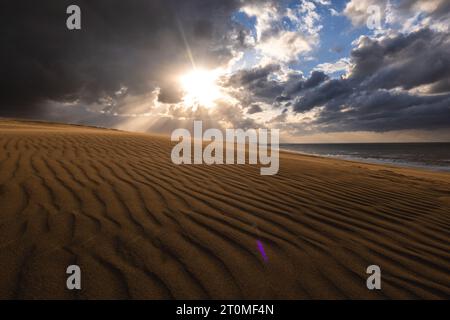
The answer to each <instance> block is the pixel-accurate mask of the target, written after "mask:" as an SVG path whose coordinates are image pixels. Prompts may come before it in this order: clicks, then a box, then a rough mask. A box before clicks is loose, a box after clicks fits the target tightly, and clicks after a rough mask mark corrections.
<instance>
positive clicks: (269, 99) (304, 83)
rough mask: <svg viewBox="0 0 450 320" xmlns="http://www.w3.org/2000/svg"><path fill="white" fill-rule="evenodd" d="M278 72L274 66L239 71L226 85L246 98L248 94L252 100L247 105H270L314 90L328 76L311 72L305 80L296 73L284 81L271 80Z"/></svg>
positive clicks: (239, 96) (277, 66) (238, 96)
mask: <svg viewBox="0 0 450 320" xmlns="http://www.w3.org/2000/svg"><path fill="white" fill-rule="evenodd" d="M280 70H281V68H280V66H279V65H276V64H269V65H266V66H263V67H256V68H253V69H244V70H240V71H238V72H236V73H235V74H234V75H233V76H231V77H230V79H229V81H228V83H227V85H228V86H230V87H234V88H240V89H241V90H242V91H241V92H242V93H243V96H245V97H246V98H247V97H248V94H249V93H250V94H251V96H252V99H250V100H249V101H247V103H251V102H252V101H257V102H265V103H269V104H272V103H281V102H288V101H290V100H291V99H292V96H293V95H296V94H298V93H299V92H302V91H303V90H305V89H311V88H314V87H316V86H317V85H319V84H320V83H322V82H324V81H325V80H327V79H328V76H327V75H325V74H324V73H323V72H321V71H313V72H312V73H311V76H310V77H309V78H307V79H305V78H304V77H303V76H302V75H301V74H298V73H290V74H289V75H288V76H287V80H285V81H278V80H274V79H272V78H273V75H274V73H276V72H278V71H280ZM236 97H237V98H238V99H240V100H241V101H243V100H244V99H243V98H242V96H241V95H239V94H238V95H236Z"/></svg>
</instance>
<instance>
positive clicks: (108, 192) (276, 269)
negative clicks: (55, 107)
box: [0, 121, 450, 299]
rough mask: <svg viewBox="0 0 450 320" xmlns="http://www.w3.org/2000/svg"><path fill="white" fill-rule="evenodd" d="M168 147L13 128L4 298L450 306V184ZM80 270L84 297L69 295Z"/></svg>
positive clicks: (7, 140)
mask: <svg viewBox="0 0 450 320" xmlns="http://www.w3.org/2000/svg"><path fill="white" fill-rule="evenodd" d="M170 150H171V143H170V142H169V141H168V139H167V138H162V137H152V136H148V135H143V134H132V133H124V132H120V131H112V130H101V129H87V128H83V127H76V126H64V125H56V124H43V123H31V122H30V123H27V122H13V121H1V122H0V268H1V271H0V298H2V299H8V298H20V299H44V298H61V299H95V298H106V299H109V298H120V299H127V298H129V299H197V298H207V299H268V298H269V299H270V298H273V299H285V298H286V299H319V298H320V299H348V298H351V299H371V298H375V299H387V298H395V299H421V298H425V299H442V298H447V299H448V298H450V201H449V199H450V176H449V175H445V174H431V173H430V174H425V173H423V174H421V173H420V172H418V173H414V174H413V173H411V172H412V171H405V170H403V171H402V170H401V169H393V168H388V167H382V166H371V165H363V164H358V163H351V162H342V161H335V160H330V159H320V158H314V157H306V156H297V155H291V154H283V155H282V158H281V166H280V172H279V174H278V175H277V176H260V175H259V168H257V167H255V166H248V165H234V166H206V165H200V166H176V165H174V164H172V162H171V160H170ZM258 240H259V241H261V242H262V243H263V245H264V248H265V251H266V254H267V256H268V261H267V262H265V261H264V260H263V258H262V257H261V254H260V252H259V251H258V246H257V241H258ZM70 264H77V265H79V266H80V267H81V269H82V290H81V291H77V292H74V291H68V290H67V289H66V288H65V284H66V276H67V275H66V274H65V269H66V267H67V266H68V265H70ZM371 264H377V265H379V266H380V267H381V269H382V275H383V278H382V290H381V291H369V290H368V289H367V288H366V284H365V282H366V277H367V275H366V273H365V270H366V268H367V266H369V265H371Z"/></svg>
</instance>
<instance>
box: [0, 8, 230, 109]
mask: <svg viewBox="0 0 450 320" xmlns="http://www.w3.org/2000/svg"><path fill="white" fill-rule="evenodd" d="M71 4H76V5H78V6H80V8H81V14H82V30H77V31H69V30H68V29H67V28H66V19H67V17H68V15H67V14H66V8H67V7H68V6H69V5H71ZM238 4H239V1H238V0H229V1H223V0H220V1H219V0H184V1H175V0H152V1H143V0H130V1H119V0H96V1H87V0H77V1H65V0H60V1H40V2H38V3H37V2H36V1H30V0H19V1H17V0H14V1H12V0H6V1H3V2H2V10H1V18H0V21H1V22H0V27H1V30H2V31H1V34H2V38H1V41H2V56H1V62H0V68H1V80H0V85H1V87H2V95H1V104H2V106H1V107H0V115H12V116H34V115H39V114H40V112H42V110H40V109H39V107H38V106H39V105H41V104H42V103H43V102H45V101H48V100H53V101H60V102H64V101H70V102H73V101H77V102H82V103H86V104H89V103H95V102H98V101H99V100H101V99H105V98H114V97H115V93H116V92H117V91H120V90H121V89H122V90H126V92H127V93H128V94H141V93H145V92H149V91H152V90H154V89H155V87H159V86H162V85H163V86H164V87H163V88H162V90H161V93H162V97H160V100H162V101H171V102H173V101H176V100H177V99H179V95H178V93H177V92H172V89H173V88H174V86H173V85H171V84H173V83H171V81H173V80H172V79H171V77H173V75H175V74H176V73H177V72H178V73H179V72H180V71H181V70H182V69H183V68H188V67H190V60H189V56H188V54H187V50H186V46H185V44H186V43H187V44H189V48H190V50H191V52H192V55H193V57H194V58H195V59H196V60H197V61H201V62H202V64H203V65H204V66H205V67H208V66H216V65H218V64H221V63H225V62H226V61H228V60H229V59H230V58H231V49H230V48H232V46H233V45H234V44H233V43H230V41H231V37H229V36H228V32H229V31H230V30H233V29H234V28H238V27H237V26H235V25H232V23H231V22H230V19H229V16H230V14H231V12H233V11H234V10H235V9H236V8H237V5H238ZM238 31H239V30H238Z"/></svg>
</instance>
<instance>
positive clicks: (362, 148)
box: [280, 143, 450, 172]
mask: <svg viewBox="0 0 450 320" xmlns="http://www.w3.org/2000/svg"><path fill="white" fill-rule="evenodd" d="M280 149H282V150H288V151H293V152H298V153H302V154H309V155H317V156H323V157H331V158H339V159H346V160H355V161H361V162H368V163H381V164H392V165H397V166H403V167H415V168H423V169H430V170H435V171H448V172H450V143H330V144H280Z"/></svg>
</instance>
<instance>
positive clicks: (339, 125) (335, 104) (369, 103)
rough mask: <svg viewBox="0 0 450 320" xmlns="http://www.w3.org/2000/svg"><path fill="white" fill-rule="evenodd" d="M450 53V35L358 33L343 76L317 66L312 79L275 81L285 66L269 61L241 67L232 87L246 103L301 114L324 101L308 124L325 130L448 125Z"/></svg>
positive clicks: (296, 77)
mask: <svg viewBox="0 0 450 320" xmlns="http://www.w3.org/2000/svg"><path fill="white" fill-rule="evenodd" d="M449 53H450V36H449V34H448V33H441V32H436V31H432V30H430V29H422V30H418V31H416V32H413V33H410V34H408V35H404V34H398V35H396V36H389V37H387V36H386V37H381V38H379V39H374V38H369V37H361V38H360V39H359V41H358V44H357V47H356V48H355V49H354V50H353V51H352V53H351V59H350V60H351V65H352V69H351V71H350V73H349V74H348V76H347V77H345V78H340V79H329V77H328V76H327V75H326V74H325V73H323V72H321V71H313V72H312V73H311V75H310V77H309V78H304V77H303V76H302V75H301V74H298V73H291V74H288V76H287V79H286V80H284V81H276V80H271V79H272V78H273V74H274V73H277V72H279V71H280V67H279V66H277V65H268V66H265V67H259V68H254V69H249V70H241V71H239V72H238V73H236V74H235V75H234V76H233V77H231V79H230V83H229V85H230V86H233V87H235V88H241V91H239V94H237V95H236V97H237V98H238V99H239V98H241V101H245V103H247V104H250V103H254V104H258V103H261V102H264V103H268V104H272V105H273V106H274V107H281V106H284V107H287V106H290V107H291V108H292V110H293V111H294V112H297V113H303V112H307V111H310V110H312V109H314V108H316V107H321V109H320V111H319V113H318V116H317V118H316V119H315V120H314V122H311V124H313V125H316V126H317V127H318V128H319V129H320V130H322V131H354V130H369V131H380V132H382V131H389V130H399V129H438V128H446V127H450V120H449V119H450V100H449V99H450V54H449ZM414 89H415V91H414ZM249 92H250V93H251V94H250V95H251V98H250V99H249V98H248V97H249ZM244 98H245V99H244ZM280 119H283V118H280ZM280 119H277V121H278V122H279V120H280Z"/></svg>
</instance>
